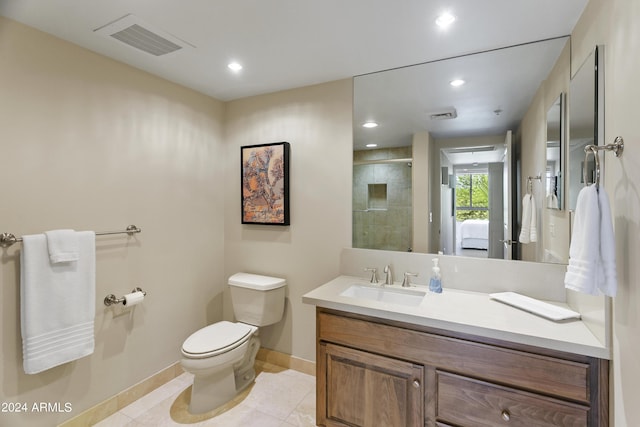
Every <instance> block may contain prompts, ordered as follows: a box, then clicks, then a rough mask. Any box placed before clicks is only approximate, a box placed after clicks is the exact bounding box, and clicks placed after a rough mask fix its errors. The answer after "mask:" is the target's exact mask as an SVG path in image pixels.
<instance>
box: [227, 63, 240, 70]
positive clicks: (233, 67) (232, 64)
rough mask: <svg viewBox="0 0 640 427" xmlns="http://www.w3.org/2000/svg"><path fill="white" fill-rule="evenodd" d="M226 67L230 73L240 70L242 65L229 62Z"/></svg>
mask: <svg viewBox="0 0 640 427" xmlns="http://www.w3.org/2000/svg"><path fill="white" fill-rule="evenodd" d="M227 67H229V69H230V70H231V71H235V72H238V71H240V70H242V65H240V64H238V63H237V62H231V63H229V65H227Z"/></svg>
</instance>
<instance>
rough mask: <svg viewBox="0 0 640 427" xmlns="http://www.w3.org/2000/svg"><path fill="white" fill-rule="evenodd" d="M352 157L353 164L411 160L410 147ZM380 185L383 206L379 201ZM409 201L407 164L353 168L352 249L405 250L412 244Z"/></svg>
mask: <svg viewBox="0 0 640 427" xmlns="http://www.w3.org/2000/svg"><path fill="white" fill-rule="evenodd" d="M353 158H354V162H366V161H374V160H391V159H406V158H411V147H401V148H390V149H380V150H362V151H354V153H353ZM375 184H383V185H375ZM384 185H386V203H383V202H382V201H381V200H380V195H381V194H384V193H383V191H384V190H385V188H384ZM370 195H372V196H373V195H375V196H376V197H375V200H374V199H371V198H370ZM411 198H412V195H411V167H409V166H408V164H407V162H400V163H376V164H363V165H354V167H353V247H354V248H363V249H384V250H394V251H408V250H409V249H410V248H411V245H412V224H413V221H412V207H411Z"/></svg>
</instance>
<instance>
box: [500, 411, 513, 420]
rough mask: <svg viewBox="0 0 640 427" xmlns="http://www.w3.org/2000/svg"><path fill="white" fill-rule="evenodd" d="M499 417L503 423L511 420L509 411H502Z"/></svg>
mask: <svg viewBox="0 0 640 427" xmlns="http://www.w3.org/2000/svg"><path fill="white" fill-rule="evenodd" d="M500 416H501V417H502V419H503V420H505V421H509V420H510V419H511V414H510V413H509V411H507V410H506V409H505V410H504V411H502V413H501V414H500Z"/></svg>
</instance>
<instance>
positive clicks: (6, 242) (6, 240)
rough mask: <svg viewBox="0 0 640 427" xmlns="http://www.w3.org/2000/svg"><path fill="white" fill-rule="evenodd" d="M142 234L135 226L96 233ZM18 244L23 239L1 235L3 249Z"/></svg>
mask: <svg viewBox="0 0 640 427" xmlns="http://www.w3.org/2000/svg"><path fill="white" fill-rule="evenodd" d="M140 232H142V230H141V229H140V228H138V227H136V226H135V225H130V226H128V227H127V229H126V230H122V231H102V232H99V233H96V236H106V235H109V234H125V233H126V234H128V235H129V236H131V235H133V234H135V233H140ZM18 242H22V237H16V236H15V235H13V234H11V233H2V234H0V246H1V247H3V248H8V247H9V246H11V245H13V244H14V243H18Z"/></svg>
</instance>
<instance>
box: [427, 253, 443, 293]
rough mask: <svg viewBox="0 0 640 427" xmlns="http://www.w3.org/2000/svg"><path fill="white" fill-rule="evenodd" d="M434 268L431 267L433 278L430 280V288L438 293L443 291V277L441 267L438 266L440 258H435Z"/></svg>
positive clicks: (433, 260)
mask: <svg viewBox="0 0 640 427" xmlns="http://www.w3.org/2000/svg"><path fill="white" fill-rule="evenodd" d="M431 261H432V262H433V268H432V269H431V280H429V290H430V291H431V292H435V293H436V294H441V293H442V277H441V276H440V267H438V258H433V259H432V260H431Z"/></svg>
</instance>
